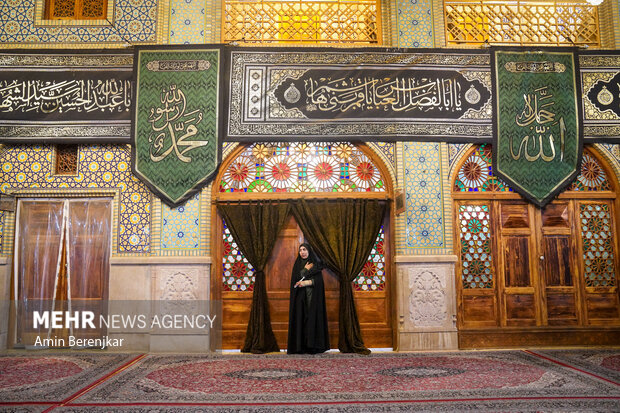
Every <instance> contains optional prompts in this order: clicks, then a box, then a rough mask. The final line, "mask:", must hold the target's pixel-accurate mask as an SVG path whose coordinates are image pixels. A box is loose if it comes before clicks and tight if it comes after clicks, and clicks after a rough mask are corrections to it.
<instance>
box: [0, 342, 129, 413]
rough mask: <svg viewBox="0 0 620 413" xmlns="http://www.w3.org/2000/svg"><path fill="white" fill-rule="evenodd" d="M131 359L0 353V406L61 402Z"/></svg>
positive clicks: (126, 357)
mask: <svg viewBox="0 0 620 413" xmlns="http://www.w3.org/2000/svg"><path fill="white" fill-rule="evenodd" d="M135 357H136V356H135V355H128V354H111V353H99V354H97V353H77V352H71V353H69V352H66V353H45V354H42V353H32V352H28V353H19V354H18V353H6V354H2V355H0V403H8V402H20V403H33V404H34V403H41V404H43V405H45V404H49V402H61V401H63V400H65V399H67V398H69V397H70V396H72V395H73V394H75V393H76V392H77V391H78V390H80V389H82V388H85V387H86V386H89V385H91V384H92V383H94V382H96V381H97V380H99V379H101V378H104V377H105V376H106V374H108V373H110V372H112V371H114V370H116V369H117V368H118V367H119V366H122V365H123V364H125V363H127V362H128V361H129V360H131V359H133V358H135ZM1 406H2V405H0V407H1Z"/></svg>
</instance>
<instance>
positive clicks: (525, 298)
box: [504, 294, 536, 326]
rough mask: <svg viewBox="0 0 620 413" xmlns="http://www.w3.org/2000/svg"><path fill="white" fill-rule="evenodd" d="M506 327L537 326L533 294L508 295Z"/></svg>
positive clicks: (506, 300)
mask: <svg viewBox="0 0 620 413" xmlns="http://www.w3.org/2000/svg"><path fill="white" fill-rule="evenodd" d="M504 300H505V303H506V325H509V326H525V325H529V326H532V325H536V305H535V302H534V295H533V294H506V297H505V298H504Z"/></svg>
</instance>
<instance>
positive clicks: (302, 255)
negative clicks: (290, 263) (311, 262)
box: [299, 245, 308, 260]
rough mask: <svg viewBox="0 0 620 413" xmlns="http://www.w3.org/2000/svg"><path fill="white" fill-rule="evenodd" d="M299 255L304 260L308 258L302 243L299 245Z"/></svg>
mask: <svg viewBox="0 0 620 413" xmlns="http://www.w3.org/2000/svg"><path fill="white" fill-rule="evenodd" d="M299 256H300V257H301V258H303V259H304V260H305V259H306V258H308V250H307V249H306V247H304V246H303V245H302V246H301V247H299Z"/></svg>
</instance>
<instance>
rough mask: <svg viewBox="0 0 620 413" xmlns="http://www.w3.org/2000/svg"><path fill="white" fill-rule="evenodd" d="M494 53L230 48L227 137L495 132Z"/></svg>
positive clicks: (442, 137) (449, 137)
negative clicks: (491, 60) (493, 96)
mask: <svg viewBox="0 0 620 413" xmlns="http://www.w3.org/2000/svg"><path fill="white" fill-rule="evenodd" d="M488 57H489V56H488V54H485V53H484V52H470V51H467V52H458V53H452V52H446V51H439V50H438V51H437V52H436V53H416V52H407V51H403V50H394V49H380V48H376V49H375V48H373V49H364V50H360V49H339V50H332V49H330V50H325V49H311V48H304V49H303V50H302V49H294V48H286V49H280V50H274V49H268V50H267V49H266V50H261V49H259V48H253V49H252V50H249V49H248V50H237V49H231V50H229V52H228V58H229V59H230V73H229V82H230V83H229V89H230V98H229V102H230V103H229V104H230V107H229V110H228V122H227V125H228V126H227V133H226V139H228V140H233V141H245V140H247V141H255V140H256V139H262V140H296V141H299V140H315V139H321V140H325V141H330V140H331V141H333V140H342V139H361V140H384V141H385V140H397V139H398V140H410V139H411V140H414V139H415V140H439V141H464V140H467V141H471V140H472V139H473V140H479V141H485V140H486V141H490V139H491V136H492V135H491V132H492V128H491V102H490V101H491V92H490V91H491V74H490V65H489V60H488Z"/></svg>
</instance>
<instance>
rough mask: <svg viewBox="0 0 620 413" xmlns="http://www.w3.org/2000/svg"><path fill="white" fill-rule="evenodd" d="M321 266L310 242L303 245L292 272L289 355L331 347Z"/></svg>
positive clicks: (314, 351) (322, 350)
mask: <svg viewBox="0 0 620 413" xmlns="http://www.w3.org/2000/svg"><path fill="white" fill-rule="evenodd" d="M322 269H323V267H322V265H321V263H320V261H319V259H318V258H317V256H316V255H315V254H314V251H312V248H310V245H308V244H306V243H304V244H301V245H300V246H299V255H298V256H297V259H296V260H295V265H293V273H292V275H291V302H290V305H289V312H288V346H287V350H286V352H287V353H288V354H299V353H309V354H316V353H323V352H324V351H327V350H329V333H328V331H327V311H326V310H325V287H324V286H323V273H322V271H321V270H322Z"/></svg>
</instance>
